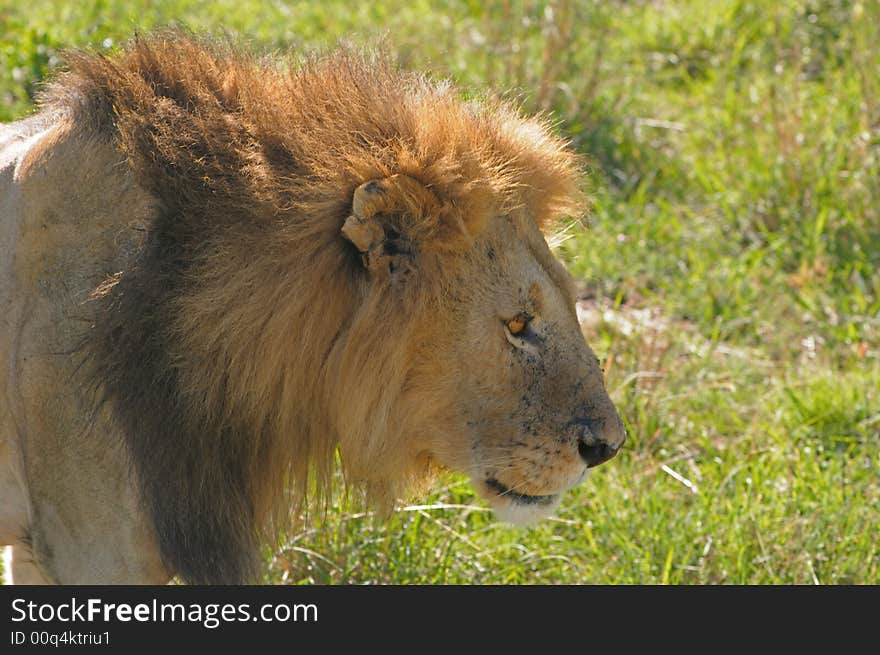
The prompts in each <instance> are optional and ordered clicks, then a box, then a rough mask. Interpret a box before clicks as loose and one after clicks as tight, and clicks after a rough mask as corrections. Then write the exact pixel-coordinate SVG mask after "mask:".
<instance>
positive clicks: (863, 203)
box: [0, 0, 880, 584]
mask: <svg viewBox="0 0 880 655" xmlns="http://www.w3.org/2000/svg"><path fill="white" fill-rule="evenodd" d="M169 24H183V25H186V26H188V27H189V28H191V29H193V30H196V31H209V32H213V33H226V34H229V35H232V36H233V37H234V38H235V39H236V40H238V41H240V42H243V43H245V44H247V45H248V47H250V48H252V49H254V50H257V51H261V52H265V53H267V54H272V53H281V52H287V51H290V50H291V49H293V50H300V51H312V50H315V49H323V48H328V47H332V46H333V44H335V43H338V42H339V41H340V40H344V41H348V42H354V43H361V44H375V43H378V42H382V43H383V44H384V45H385V47H386V48H387V49H388V50H390V51H391V52H392V53H393V54H394V55H395V56H396V57H397V59H398V61H399V62H400V64H401V65H402V66H404V67H406V68H414V69H419V70H424V71H428V72H430V73H431V74H432V75H433V76H435V77H448V78H451V79H453V80H454V81H455V82H456V83H457V84H458V85H459V87H460V88H461V90H462V93H463V94H486V93H489V94H499V95H503V96H505V97H508V98H513V99H515V100H516V101H517V102H518V103H519V104H521V106H522V107H523V108H524V110H526V111H528V112H535V111H543V112H547V113H549V114H550V115H551V116H552V118H553V120H554V122H555V124H556V125H557V126H558V131H559V132H560V133H561V134H563V135H564V136H566V137H567V138H569V139H570V140H571V142H572V144H573V145H574V147H575V148H576V149H577V150H578V151H579V152H581V153H583V154H584V155H585V156H586V157H587V161H588V162H589V165H590V172H591V180H590V185H591V189H592V196H593V208H592V212H591V216H590V227H589V229H588V230H586V231H584V230H581V229H570V230H568V231H566V232H565V233H564V234H561V235H558V236H557V238H555V239H554V243H557V244H558V245H557V253H558V255H559V256H560V258H561V259H562V260H563V261H564V262H565V263H566V264H567V266H568V268H569V270H570V271H571V272H572V273H573V274H574V276H575V277H576V279H577V280H578V282H579V284H580V288H581V293H580V299H579V302H578V312H579V316H580V318H581V320H582V324H583V327H584V333H585V335H586V337H587V339H588V341H589V342H590V343H591V345H592V346H593V348H594V350H595V351H596V353H597V355H599V357H600V358H601V359H602V360H604V367H605V371H606V377H607V384H608V387H609V391H610V392H611V394H612V396H613V398H614V400H615V402H616V403H617V405H618V408H619V409H620V412H621V414H622V415H623V416H624V419H625V421H626V423H627V428H628V431H629V434H630V437H629V440H628V441H627V444H626V446H625V448H624V450H623V451H622V452H621V454H620V455H618V457H617V458H616V459H615V460H613V461H612V462H610V463H609V464H608V465H606V466H602V467H600V468H598V469H596V470H595V471H594V472H593V473H592V475H591V476H590V477H588V479H587V481H586V482H585V483H584V485H582V487H581V488H579V489H577V490H576V491H573V492H570V493H569V494H568V495H567V496H566V498H565V500H564V502H563V506H562V508H561V509H560V511H559V512H558V515H557V517H556V518H554V519H552V520H549V521H546V522H544V523H542V524H541V525H539V526H536V527H534V528H530V529H516V528H511V527H506V526H503V525H500V524H498V523H495V522H493V521H492V518H491V514H490V513H489V512H488V511H487V509H486V508H485V507H484V506H483V505H481V504H480V502H479V501H478V500H476V499H475V497H474V495H473V493H472V492H471V490H470V487H469V486H468V484H467V482H466V481H465V480H464V479H463V478H461V477H459V476H455V475H449V476H447V477H446V478H443V479H442V480H441V481H440V483H439V484H438V485H437V486H436V487H435V491H434V493H432V495H430V496H429V497H427V498H419V499H408V500H406V501H404V502H403V503H402V504H401V506H400V508H399V509H398V510H397V511H396V512H395V513H394V515H393V516H392V517H391V518H390V520H389V521H384V520H379V519H377V518H376V517H374V516H372V515H371V514H370V513H369V512H365V511H364V509H363V508H362V507H360V506H359V505H358V504H357V503H353V502H350V501H346V500H344V499H340V501H339V503H338V504H337V506H336V507H335V508H334V509H333V510H332V511H331V512H330V514H329V515H328V516H327V517H326V518H325V519H324V520H323V521H321V522H319V523H318V524H317V525H315V526H314V527H312V528H310V529H308V530H305V531H299V532H292V533H291V534H290V535H289V536H287V537H285V538H284V539H283V547H282V548H281V550H280V551H278V552H269V551H267V553H266V560H267V565H268V570H269V573H268V576H267V578H266V581H267V582H286V583H309V582H315V583H361V582H377V583H387V582H391V583H568V584H578V583H645V584H655V583H681V584H690V583H748V584H765V583H788V584H790V583H799V584H818V583H855V584H863V583H867V584H878V583H880V540H878V539H877V535H878V534H880V0H862V1H854V0H780V1H774V0H732V1H725V2H715V1H714V0H629V1H626V0H607V1H604V2H600V1H591V0H544V1H539V0H520V1H513V0H508V1H494V2H478V1H476V0H470V1H466V0H449V1H447V2H440V1H429V0H373V1H371V2H363V3H360V2H346V1H342V0H316V1H311V2H306V1H303V2H294V1H282V0H274V1H258V0H214V1H202V0H154V1H148V0H141V1H138V2H126V1H124V0H76V1H66V0H27V1H25V0H0V120H4V121H9V120H14V119H16V118H20V117H23V116H26V115H27V114H28V113H29V112H31V111H32V110H33V101H34V95H35V92H37V91H38V90H39V88H40V83H41V81H42V80H43V79H44V78H45V77H46V76H47V75H51V73H52V70H53V68H55V67H57V66H59V65H61V64H62V57H63V51H64V49H65V48H70V47H73V46H83V45H88V46H90V47H93V48H97V49H100V50H108V51H109V50H113V49H114V48H117V47H119V45H120V44H121V43H123V42H124V41H125V40H126V39H128V38H130V37H131V36H132V35H133V34H134V33H135V32H136V31H140V32H143V31H147V30H149V29H150V28H152V27H156V26H162V25H169ZM407 502H417V503H419V504H417V505H415V504H414V505H407V504H406V503H407Z"/></svg>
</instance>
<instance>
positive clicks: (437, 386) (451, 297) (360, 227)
mask: <svg viewBox="0 0 880 655" xmlns="http://www.w3.org/2000/svg"><path fill="white" fill-rule="evenodd" d="M352 207H353V210H352V214H351V216H349V218H348V219H347V220H346V222H345V224H344V226H343V228H342V233H343V235H344V236H345V238H346V239H348V240H349V241H350V242H351V243H352V244H353V245H354V246H355V248H356V249H357V251H358V252H359V253H360V254H361V257H362V262H363V266H364V268H365V269H366V270H367V271H368V273H369V282H368V283H367V284H368V286H372V285H375V286H379V287H383V286H387V285H390V286H391V287H392V288H395V287H397V288H398V290H397V293H400V294H403V293H405V292H406V289H405V287H406V285H415V286H417V285H419V284H420V280H419V277H420V274H421V276H422V277H424V276H428V277H429V279H430V280H431V281H432V283H434V284H436V281H438V280H440V279H442V280H443V284H442V291H441V293H440V294H438V295H437V296H436V297H433V296H432V297H431V300H430V302H424V303H419V304H418V308H419V311H417V312H414V313H413V314H411V315H409V316H406V315H405V314H404V313H403V312H399V311H395V309H394V308H393V307H392V308H389V314H387V323H388V329H391V330H393V329H394V327H393V326H394V323H395V322H396V321H399V320H406V321H408V322H411V323H412V326H413V327H412V332H411V335H412V336H411V337H410V341H411V343H410V348H409V349H408V352H407V361H406V365H407V366H408V368H409V372H408V379H407V384H406V386H405V387H404V395H405V398H406V401H405V402H403V403H402V405H401V407H400V408H399V410H398V411H403V412H405V413H407V414H412V413H417V414H418V415H419V419H418V421H416V422H414V423H413V425H412V426H409V428H408V430H409V431H410V433H409V434H408V435H407V436H408V440H407V441H406V442H405V443H404V444H403V445H404V446H405V448H406V451H407V452H408V453H409V454H410V455H411V456H413V457H418V456H421V457H425V458H429V459H431V460H436V461H437V462H439V463H441V464H443V465H444V466H446V467H449V468H451V469H454V470H457V471H462V472H466V473H467V474H469V475H470V477H471V481H472V483H473V485H474V487H475V488H476V490H477V491H478V492H479V493H480V495H481V496H483V497H484V498H485V499H487V500H488V501H489V503H490V504H491V505H492V507H493V508H494V509H495V510H496V513H497V514H498V515H499V516H501V517H503V518H505V519H507V520H510V521H512V522H516V523H521V522H528V521H531V520H533V519H536V518H540V517H541V516H543V515H546V514H548V513H549V512H551V511H552V510H553V509H554V508H555V507H556V506H557V504H558V502H559V499H560V496H561V494H562V492H564V491H565V490H567V489H569V488H570V487H573V486H575V485H577V484H578V483H580V482H581V480H583V478H584V476H585V475H586V472H587V469H588V468H590V467H593V466H596V465H598V464H601V463H602V462H604V461H606V460H607V459H609V458H611V457H613V456H614V455H615V453H616V452H617V450H618V449H619V448H620V446H621V445H622V443H623V441H624V438H625V433H624V429H623V425H622V423H621V421H620V418H619V417H618V415H617V412H616V411H615V409H614V406H613V404H612V403H611V400H610V399H609V398H608V395H607V393H606V392H605V388H604V383H603V376H602V371H601V369H600V367H599V362H598V360H597V358H596V356H595V355H594V354H593V352H592V351H591V350H590V348H589V346H588V345H587V344H586V342H585V341H584V338H583V335H582V333H581V330H580V326H579V324H578V321H577V317H576V314H575V307H574V285H573V282H572V280H571V278H570V276H569V275H568V273H567V272H566V270H565V269H564V268H563V266H562V265H561V264H560V263H559V262H558V261H556V259H555V258H554V257H553V255H552V253H551V251H550V249H549V248H548V246H547V242H546V241H545V239H544V237H543V235H542V234H541V232H540V231H539V229H538V227H537V225H536V222H535V220H534V217H533V216H530V215H529V211H528V209H526V208H518V209H513V210H511V211H509V212H506V213H504V214H500V215H493V216H491V217H490V218H489V219H488V220H487V221H486V224H485V225H484V226H482V229H481V232H480V233H479V234H478V235H475V236H474V237H473V238H472V239H469V240H468V241H467V243H466V244H462V245H461V247H460V250H457V249H455V248H454V247H451V246H450V245H449V244H448V243H447V242H446V239H448V238H449V237H448V235H444V234H442V233H441V234H430V235H429V236H428V237H427V238H423V240H420V236H419V234H418V229H419V226H423V225H424V224H425V223H428V222H431V221H436V222H438V223H439V224H442V223H443V221H444V212H452V211H454V209H453V208H452V207H451V206H447V207H444V206H443V204H442V202H441V201H440V200H439V199H438V198H437V196H435V195H434V194H433V193H432V192H431V191H430V190H429V189H428V188H427V187H425V186H424V185H422V184H421V183H419V182H418V181H416V180H415V179H413V178H412V177H409V176H406V175H392V176H390V177H388V178H385V179H382V180H371V181H369V182H366V183H364V184H362V185H360V186H359V187H358V188H357V189H356V190H355V192H354V198H353V203H352ZM459 236H460V235H459ZM432 267H436V268H434V269H433V270H432ZM422 268H424V269H425V270H421V271H420V269H422ZM380 329H384V328H380ZM355 445H357V444H355ZM353 455H354V456H355V457H357V454H356V453H354V454H353Z"/></svg>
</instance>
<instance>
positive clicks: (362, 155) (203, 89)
mask: <svg viewBox="0 0 880 655" xmlns="http://www.w3.org/2000/svg"><path fill="white" fill-rule="evenodd" d="M0 153H2V154H0V252H2V253H3V255H2V258H0V261H2V263H0V275H2V278H0V280H2V281H0V307H2V309H3V311H2V317H0V364H2V366H3V372H4V373H3V375H2V377H0V497H2V510H0V544H8V545H10V546H11V550H10V549H7V553H11V564H10V566H9V569H10V570H9V571H7V573H9V572H11V575H12V577H13V579H14V581H16V582H27V583H37V582H47V583H61V584H67V583H102V584H104V583H106V584H116V583H129V584H131V583H137V584H140V583H165V582H167V581H169V580H170V579H171V578H173V577H174V576H177V578H178V579H179V580H181V581H184V582H187V583H192V584H213V583H249V582H253V581H256V580H259V579H260V573H261V558H260V550H261V548H262V547H263V546H264V545H265V544H267V543H271V542H272V540H273V539H275V538H276V537H277V536H278V535H279V533H280V531H281V530H283V529H284V528H285V526H289V522H290V521H291V517H292V515H293V510H294V509H296V511H297V512H300V511H305V510H304V509H303V508H320V507H322V506H323V507H326V505H327V503H328V502H329V501H328V498H329V497H330V494H331V492H332V490H333V486H334V483H333V480H334V479H339V477H340V476H339V475H338V473H337V472H338V471H339V470H341V471H342V474H343V475H342V477H343V479H344V480H345V486H346V488H350V489H356V490H359V492H362V493H363V495H364V497H365V498H366V499H367V501H368V502H369V503H371V506H373V507H376V508H377V509H380V508H384V511H388V508H393V505H394V503H395V502H396V501H397V500H398V499H401V498H406V497H407V496H410V495H412V494H417V493H420V492H421V491H423V490H425V489H427V485H429V484H430V481H431V480H432V479H433V478H434V476H435V475H436V473H437V472H438V471H442V470H451V471H457V472H460V473H463V474H465V475H467V476H469V478H470V480H471V482H472V484H473V486H474V488H475V491H476V493H477V494H478V495H479V496H480V497H481V498H483V499H484V500H485V501H486V502H487V503H488V504H489V505H490V507H491V508H493V509H494V511H495V512H496V514H497V516H498V517H499V518H500V519H501V520H505V521H510V522H514V523H530V522H533V521H536V520H538V519H540V518H541V517H545V516H547V515H548V514H551V513H552V512H553V511H554V510H555V508H556V507H557V506H558V504H559V502H560V498H561V497H562V495H563V493H564V492H565V491H566V490H568V489H570V488H572V487H574V486H576V485H578V484H580V482H581V481H582V480H583V479H584V477H585V475H586V473H587V470H588V469H590V468H592V467H594V466H596V465H598V464H601V463H602V462H605V461H606V460H608V459H610V458H611V457H613V456H614V455H615V453H617V451H618V450H619V449H620V447H621V445H622V444H623V442H624V439H625V436H626V435H625V430H624V426H623V424H622V421H621V419H620V417H619V415H618V413H617V411H616V409H615V407H614V405H613V403H612V401H611V400H610V398H609V396H608V394H607V392H606V389H605V384H604V381H603V373H602V370H601V368H600V363H599V361H598V360H597V358H596V356H595V355H594V354H593V352H592V351H591V349H590V348H589V346H588V345H587V343H586V342H585V340H584V337H583V334H582V332H581V329H580V327H579V324H578V320H577V316H576V313H575V293H574V284H573V280H572V278H571V277H570V275H569V274H568V273H567V271H566V269H565V268H564V267H563V265H562V264H561V263H560V262H559V261H557V259H556V258H555V257H554V255H553V253H552V251H551V249H550V248H549V246H548V243H547V240H546V238H545V236H544V235H545V233H548V232H549V231H550V230H551V228H552V226H554V225H557V224H558V221H559V219H561V218H562V217H577V216H580V215H582V214H583V212H584V211H585V207H586V199H585V194H584V192H583V190H582V188H583V184H582V182H583V167H582V166H581V163H580V161H579V158H578V156H577V155H576V154H575V153H574V152H573V151H572V149H571V148H570V146H569V144H568V143H567V142H566V141H564V140H563V139H562V138H560V137H559V136H557V135H555V134H554V132H553V130H552V128H551V127H550V126H549V125H548V123H547V121H546V119H544V118H540V117H529V116H527V115H525V114H523V113H522V112H521V111H520V110H519V109H518V108H516V107H514V106H512V105H511V104H509V103H507V102H505V101H501V100H495V99H491V98H484V99H476V100H474V99H470V100H465V99H463V97H462V95H461V94H460V93H459V92H458V91H457V90H456V89H455V87H454V86H453V85H452V84H451V83H449V82H445V81H436V80H433V79H431V78H429V77H427V76H425V75H421V74H417V73H414V72H407V71H404V70H401V69H399V68H398V67H396V66H395V65H393V64H392V63H390V62H389V58H388V57H383V56H380V55H376V54H374V53H371V52H370V51H368V50H363V51H362V50H359V49H356V48H341V49H338V50H336V51H332V52H329V53H325V54H322V55H314V56H309V57H305V58H300V59H297V60H296V61H295V62H294V60H293V59H291V60H289V61H288V60H284V61H283V62H282V64H279V62H278V61H277V60H272V59H270V58H258V57H256V56H255V55H252V54H248V53H247V52H245V51H243V49H242V48H240V47H237V46H234V45H230V44H228V43H226V44H217V43H214V42H213V41H211V40H210V39H209V38H207V37H201V36H195V35H192V34H189V33H183V32H159V33H155V34H152V35H148V36H146V37H138V38H136V39H135V40H133V41H132V42H131V43H129V44H127V45H126V46H125V47H124V48H122V49H121V50H120V51H119V52H117V53H115V54H111V55H99V54H94V53H90V52H87V51H78V52H73V53H71V54H70V55H69V56H68V58H67V61H66V66H65V71H64V72H63V73H61V74H59V75H58V76H56V77H55V79H54V81H52V82H51V83H50V84H49V85H47V87H46V89H45V91H44V93H43V96H42V98H41V100H40V103H39V109H38V111H37V112H36V113H35V115H33V116H32V117H30V118H28V119H25V120H23V121H20V122H17V123H12V124H8V125H5V126H3V127H2V132H0ZM312 511H317V510H314V509H313V510H312Z"/></svg>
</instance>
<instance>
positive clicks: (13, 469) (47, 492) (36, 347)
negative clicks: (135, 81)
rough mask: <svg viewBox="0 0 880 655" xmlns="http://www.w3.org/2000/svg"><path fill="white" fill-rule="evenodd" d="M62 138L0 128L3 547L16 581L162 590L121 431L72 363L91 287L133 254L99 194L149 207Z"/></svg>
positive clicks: (100, 150) (48, 125) (59, 132)
mask: <svg viewBox="0 0 880 655" xmlns="http://www.w3.org/2000/svg"><path fill="white" fill-rule="evenodd" d="M65 132H66V128H65V126H64V125H63V124H54V125H53V123H52V122H51V119H50V120H49V121H46V120H42V121H34V120H31V121H29V122H27V123H23V124H20V125H18V126H11V128H10V126H4V129H3V131H2V132H0V153H2V154H0V253H2V256H0V312H2V313H0V367H2V371H3V375H2V376H0V494H2V498H3V502H2V504H0V506H2V510H0V542H2V543H4V544H12V545H13V546H14V549H15V553H14V568H13V570H12V571H7V574H9V573H13V574H14V576H15V579H16V581H19V582H39V581H42V580H58V581H63V582H71V583H73V582H88V581H103V582H116V583H122V582H126V581H130V580H138V581H152V582H161V581H164V580H165V579H167V574H166V573H165V572H164V570H163V568H162V566H161V564H160V562H159V558H158V556H157V550H156V547H155V537H154V536H153V533H152V530H151V528H150V527H149V525H148V522H147V520H146V517H145V516H144V515H143V512H141V511H140V510H139V509H138V506H139V503H138V500H137V497H136V488H135V487H134V486H133V485H132V484H131V479H130V477H129V475H128V469H127V466H126V464H125V457H124V455H123V453H122V450H121V445H122V440H121V438H120V435H119V434H118V430H117V429H116V428H114V427H113V426H112V425H111V423H110V420H109V417H108V412H107V411H106V409H105V410H104V411H101V412H100V413H99V414H97V415H95V416H92V414H91V412H90V410H89V402H90V400H89V397H88V395H84V394H85V389H84V388H83V386H82V385H79V384H77V383H76V379H77V378H76V375H77V372H76V368H75V367H76V364H77V362H76V359H75V358H73V357H71V356H70V353H72V352H74V351H75V350H76V348H77V347H78V344H79V340H81V338H82V330H81V327H82V324H81V323H80V322H79V319H80V318H81V317H82V318H85V315H86V312H87V311H88V310H89V309H92V308H90V307H89V306H88V304H87V303H85V304H84V301H85V300H86V299H87V297H88V293H89V291H88V290H89V288H90V287H91V286H93V281H94V280H95V279H97V278H100V277H101V276H103V275H104V273H105V271H107V270H110V269H113V268H114V267H115V268H116V269H121V267H124V266H125V264H126V259H127V258H128V257H130V256H131V252H130V251H128V252H127V251H126V250H125V249H124V248H120V244H119V243H118V242H116V241H115V239H114V235H116V234H117V230H116V229H114V228H115V227H116V226H117V225H118V219H117V207H118V206H117V205H108V204H107V203H106V196H105V195H104V194H105V193H112V196H113V198H114V199H116V200H118V202H119V203H121V204H122V206H126V207H129V208H131V209H132V210H133V212H134V213H136V212H137V211H138V209H139V208H145V207H146V206H148V199H147V198H146V195H145V194H144V192H143V191H141V190H139V189H138V188H137V187H136V186H135V185H133V184H131V180H130V179H126V178H127V177H128V176H127V175H125V174H122V175H120V174H119V171H121V170H122V169H120V167H119V162H120V157H119V155H118V153H117V152H115V151H114V150H113V149H112V148H111V147H110V146H109V145H108V144H99V143H92V142H90V141H89V140H88V139H83V138H78V137H76V136H67V135H65ZM71 170H77V171H78V174H77V175H76V176H75V177H73V176H71V175H70V174H69V173H70V171H71ZM121 516H122V517H125V519H124V520H120V517H121ZM108 537H109V538H108ZM32 550H33V552H31V551H32ZM35 560H39V562H40V565H39V566H37V565H36V564H35Z"/></svg>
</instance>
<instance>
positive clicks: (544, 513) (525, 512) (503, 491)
mask: <svg viewBox="0 0 880 655" xmlns="http://www.w3.org/2000/svg"><path fill="white" fill-rule="evenodd" d="M472 482H473V485H474V488H476V489H477V490H478V492H479V493H480V495H481V496H482V497H483V498H485V499H486V501H488V503H489V505H490V506H491V507H492V510H493V511H494V512H495V516H496V517H497V518H498V520H500V521H503V522H505V523H510V524H513V525H520V526H527V525H532V524H534V523H537V522H538V521H540V520H541V519H545V518H547V517H548V516H550V515H551V514H553V512H555V511H556V508H557V507H559V502H560V500H561V499H562V494H559V493H557V494H547V495H543V496H530V495H527V494H521V493H517V492H515V491H512V490H510V489H508V488H507V487H506V486H504V485H503V484H501V483H500V482H499V481H498V480H496V479H494V478H489V479H488V480H480V481H472Z"/></svg>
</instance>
